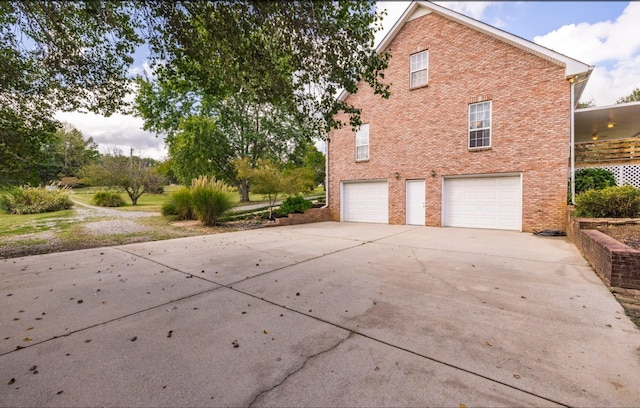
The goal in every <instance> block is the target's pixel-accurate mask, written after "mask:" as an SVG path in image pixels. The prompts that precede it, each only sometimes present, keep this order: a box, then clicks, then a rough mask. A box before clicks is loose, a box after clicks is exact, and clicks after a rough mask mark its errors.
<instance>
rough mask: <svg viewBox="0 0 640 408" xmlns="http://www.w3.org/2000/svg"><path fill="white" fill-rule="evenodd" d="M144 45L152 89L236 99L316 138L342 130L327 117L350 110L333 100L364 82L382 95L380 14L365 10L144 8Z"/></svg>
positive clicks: (278, 4) (290, 4) (361, 6)
mask: <svg viewBox="0 0 640 408" xmlns="http://www.w3.org/2000/svg"><path fill="white" fill-rule="evenodd" d="M147 4H148V5H149V7H147V8H146V9H145V11H146V12H147V13H148V14H147V15H146V18H147V20H146V21H147V23H146V24H147V27H153V30H150V36H149V43H150V45H151V49H152V51H153V55H154V56H156V57H157V60H156V62H158V63H157V64H155V69H156V71H155V73H156V75H157V78H158V80H159V81H174V82H175V81H178V80H180V81H183V83H184V84H186V86H187V88H186V89H187V90H197V91H202V93H203V94H205V95H209V96H213V97H215V98H216V99H218V100H224V99H227V98H228V97H231V96H233V95H236V94H238V93H240V92H242V93H244V94H245V95H250V96H251V98H252V102H254V103H257V104H261V103H268V104H270V105H273V106H278V107H280V108H283V109H284V108H286V109H287V111H288V112H289V113H290V114H292V115H296V116H298V117H300V118H302V119H303V120H310V122H311V123H310V125H311V126H312V128H313V129H314V131H315V133H316V134H317V135H318V136H324V134H325V132H326V131H328V130H330V129H331V128H334V127H336V126H341V125H342V123H340V122H335V121H334V120H335V119H334V118H335V114H336V113H338V112H340V111H344V112H347V113H350V114H352V115H351V116H350V117H351V120H350V121H351V122H352V124H354V125H358V124H359V122H360V119H359V115H358V113H359V109H357V107H354V106H351V105H349V104H348V103H346V102H344V101H339V100H337V98H336V96H337V93H338V92H339V91H340V90H342V89H344V90H346V91H348V92H351V93H355V92H357V86H358V83H359V82H360V80H364V81H366V82H367V83H369V85H370V86H371V87H372V88H373V90H374V92H375V93H377V94H380V95H382V96H385V97H388V96H389V88H388V86H387V85H385V84H384V83H383V81H382V80H383V79H384V73H383V70H384V69H385V68H386V67H387V62H388V58H389V54H388V53H380V54H379V53H378V52H376V50H375V49H374V33H375V32H376V31H377V30H379V29H380V28H381V26H380V21H381V18H382V15H381V14H380V13H377V12H376V10H375V2H373V1H364V0H353V1H351V0H350V1H313V2H310V1H255V0H254V1H250V0H236V1H217V2H203V1H176V2H155V1H153V2H152V1H150V0H148V3H147Z"/></svg>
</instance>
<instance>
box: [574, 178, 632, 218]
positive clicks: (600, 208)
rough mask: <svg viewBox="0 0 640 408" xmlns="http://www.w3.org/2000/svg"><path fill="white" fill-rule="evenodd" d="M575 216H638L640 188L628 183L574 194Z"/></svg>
mask: <svg viewBox="0 0 640 408" xmlns="http://www.w3.org/2000/svg"><path fill="white" fill-rule="evenodd" d="M575 216H576V217H589V218H635V217H640V189H638V188H635V187H633V186H630V185H624V186H620V187H607V188H604V189H602V190H589V191H586V192H584V193H582V194H579V195H578V196H576V212H575Z"/></svg>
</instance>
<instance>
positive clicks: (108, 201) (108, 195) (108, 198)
mask: <svg viewBox="0 0 640 408" xmlns="http://www.w3.org/2000/svg"><path fill="white" fill-rule="evenodd" d="M92 201H93V203H94V204H95V205H99V206H100V207H122V206H123V205H124V200H123V199H122V197H121V196H120V194H119V193H117V192H115V191H98V192H97V193H95V194H94V195H93V199H92Z"/></svg>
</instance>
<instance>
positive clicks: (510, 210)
mask: <svg viewBox="0 0 640 408" xmlns="http://www.w3.org/2000/svg"><path fill="white" fill-rule="evenodd" d="M442 203H443V225H445V226H450V227H468V228H492V229H510V230H518V231H519V230H520V229H521V227H522V192H521V181H520V176H507V177H469V178H452V179H445V181H444V191H443V200H442Z"/></svg>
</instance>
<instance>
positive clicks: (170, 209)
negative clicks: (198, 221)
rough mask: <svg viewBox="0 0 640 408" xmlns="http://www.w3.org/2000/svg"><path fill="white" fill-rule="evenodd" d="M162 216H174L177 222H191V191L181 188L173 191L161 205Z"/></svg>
mask: <svg viewBox="0 0 640 408" xmlns="http://www.w3.org/2000/svg"><path fill="white" fill-rule="evenodd" d="M161 211H162V215H165V216H166V215H176V216H177V218H178V219H179V220H193V219H195V215H194V213H193V206H192V204H191V190H189V188H188V187H182V188H180V189H179V190H176V191H174V192H173V193H171V195H170V196H169V199H168V200H167V201H166V202H165V203H164V204H163V205H162V209H161Z"/></svg>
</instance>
